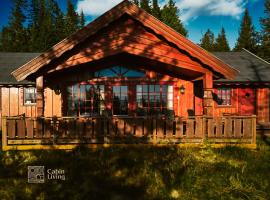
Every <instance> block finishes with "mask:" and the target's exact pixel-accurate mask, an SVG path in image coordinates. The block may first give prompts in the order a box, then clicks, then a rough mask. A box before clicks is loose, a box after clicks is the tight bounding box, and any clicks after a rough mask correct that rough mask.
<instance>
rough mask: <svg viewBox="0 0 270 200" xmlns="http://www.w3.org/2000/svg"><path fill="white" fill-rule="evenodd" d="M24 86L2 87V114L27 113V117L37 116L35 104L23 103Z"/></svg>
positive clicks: (15, 114)
mask: <svg viewBox="0 0 270 200" xmlns="http://www.w3.org/2000/svg"><path fill="white" fill-rule="evenodd" d="M23 90H24V89H23V88H22V87H20V88H16V87H10V88H8V87H7V88H1V91H2V96H1V99H2V116H17V115H22V114H25V116H26V117H35V116H36V106H35V105H24V104H23Z"/></svg>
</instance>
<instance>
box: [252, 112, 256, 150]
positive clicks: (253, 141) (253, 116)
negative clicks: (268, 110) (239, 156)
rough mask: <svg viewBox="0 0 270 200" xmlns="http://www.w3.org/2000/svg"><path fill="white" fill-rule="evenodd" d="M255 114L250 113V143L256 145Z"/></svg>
mask: <svg viewBox="0 0 270 200" xmlns="http://www.w3.org/2000/svg"><path fill="white" fill-rule="evenodd" d="M256 126H257V124H256V115H252V144H255V145H256V139H257V134H256V131H257V130H256Z"/></svg>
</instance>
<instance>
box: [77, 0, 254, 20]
mask: <svg viewBox="0 0 270 200" xmlns="http://www.w3.org/2000/svg"><path fill="white" fill-rule="evenodd" d="M121 1H122V0H79V1H78V2H77V11H78V12H80V11H81V10H83V12H84V14H85V15H86V16H92V17H97V16H99V15H101V14H103V13H104V12H106V11H108V10H110V9H111V8H112V7H113V6H115V5H117V4H118V3H120V2H121ZM247 1H248V0H175V2H176V5H177V7H178V8H179V9H180V15H181V19H182V20H183V21H184V22H185V23H188V21H190V20H193V19H196V18H197V17H199V16H231V17H233V18H236V19H239V17H240V15H241V14H242V13H243V12H244V9H245V5H246V3H247ZM250 1H251V2H255V1H257V0H250ZM159 2H160V5H161V6H163V5H164V4H165V3H166V2H168V0H159Z"/></svg>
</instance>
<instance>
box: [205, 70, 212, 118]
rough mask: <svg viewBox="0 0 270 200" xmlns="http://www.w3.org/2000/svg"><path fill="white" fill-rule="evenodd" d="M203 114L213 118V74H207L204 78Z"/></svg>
mask: <svg viewBox="0 0 270 200" xmlns="http://www.w3.org/2000/svg"><path fill="white" fill-rule="evenodd" d="M203 90H204V94H203V114H204V115H207V116H213V106H214V101H213V74H212V73H211V72H206V74H205V75H204V77H203Z"/></svg>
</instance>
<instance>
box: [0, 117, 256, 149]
mask: <svg viewBox="0 0 270 200" xmlns="http://www.w3.org/2000/svg"><path fill="white" fill-rule="evenodd" d="M2 120H3V121H2V125H3V129H2V145H3V150H10V149H54V148H56V149H71V148H74V147H76V146H78V145H90V146H96V145H104V144H180V146H181V145H186V144H188V145H190V144H192V145H201V144H203V143H210V144H214V145H216V146H222V145H223V146H224V145H241V146H245V147H250V148H255V147H256V116H224V117H209V116H195V117H188V118H184V117H175V118H173V119H168V118H167V119H166V118H147V117H91V118H77V117H52V118H26V117H5V118H3V119H2Z"/></svg>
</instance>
